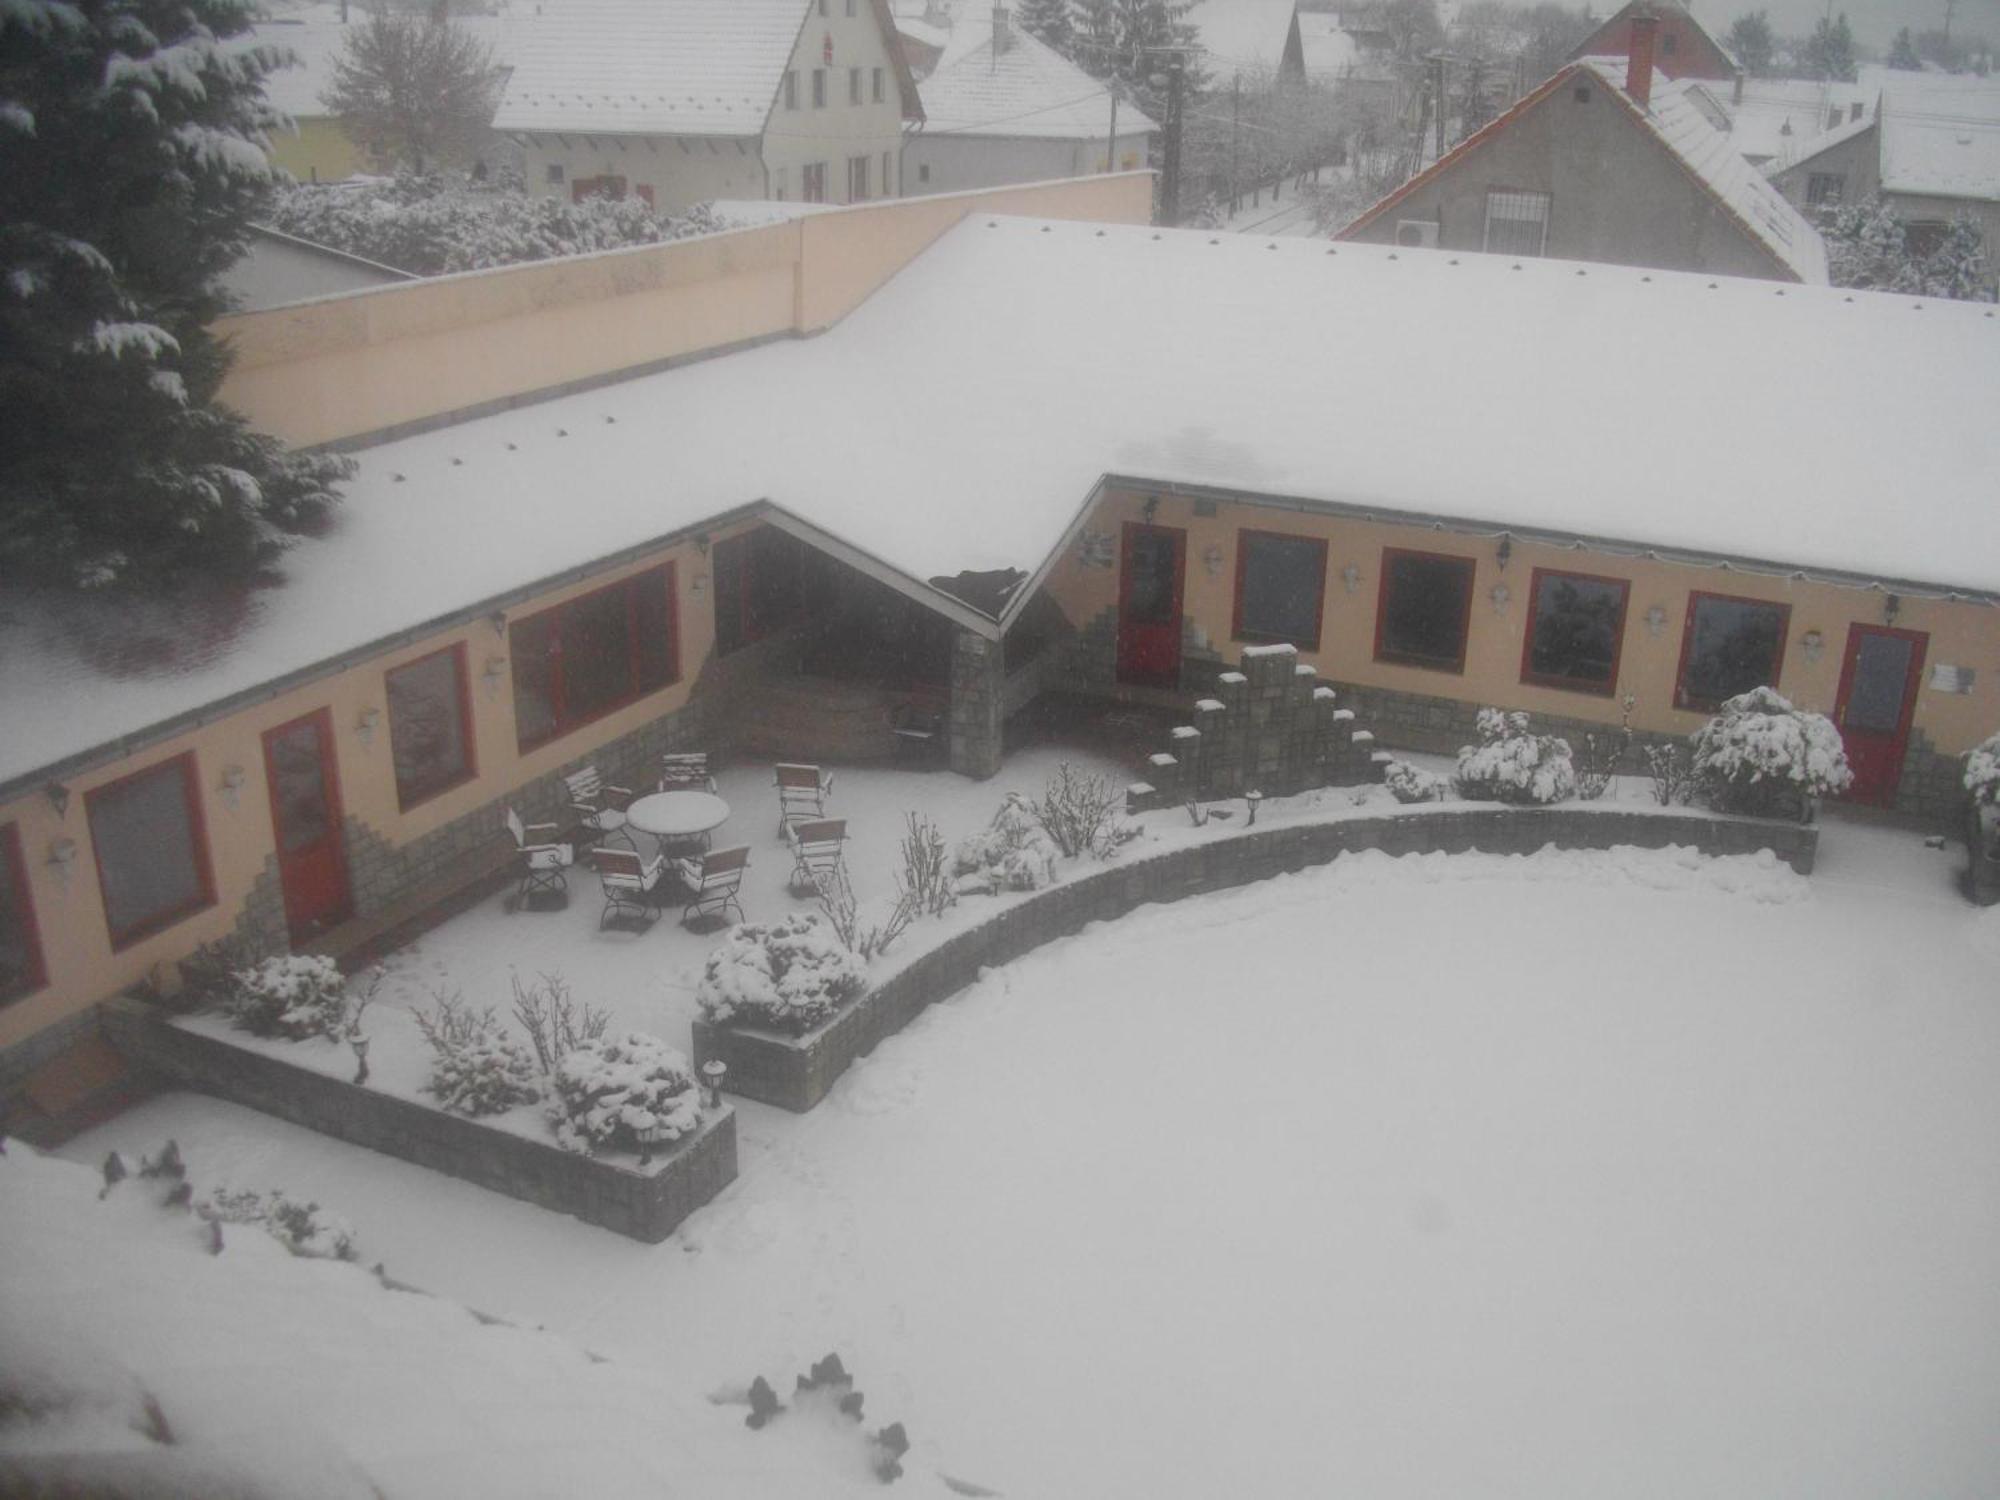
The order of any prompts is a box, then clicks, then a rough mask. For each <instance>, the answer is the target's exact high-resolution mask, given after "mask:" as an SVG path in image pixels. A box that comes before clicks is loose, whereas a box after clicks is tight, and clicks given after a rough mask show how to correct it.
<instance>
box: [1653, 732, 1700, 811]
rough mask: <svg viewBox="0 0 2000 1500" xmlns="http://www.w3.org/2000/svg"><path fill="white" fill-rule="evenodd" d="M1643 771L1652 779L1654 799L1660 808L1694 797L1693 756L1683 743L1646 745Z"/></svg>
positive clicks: (1675, 741) (1683, 802) (1678, 741)
mask: <svg viewBox="0 0 2000 1500" xmlns="http://www.w3.org/2000/svg"><path fill="white" fill-rule="evenodd" d="M1645 755H1646V770H1647V772H1648V773H1649V774H1650V775H1651V776H1652V778H1653V800H1654V801H1655V802H1657V803H1659V804H1660V806H1662V807H1672V806H1673V805H1674V804H1675V803H1681V804H1685V803H1686V802H1687V801H1688V799H1689V798H1691V797H1692V796H1693V795H1694V757H1693V755H1692V754H1691V753H1690V752H1689V750H1688V747H1687V745H1686V744H1685V743H1683V742H1682V741H1680V740H1673V741H1671V742H1669V743H1667V744H1664V745H1648V746H1646V750H1645Z"/></svg>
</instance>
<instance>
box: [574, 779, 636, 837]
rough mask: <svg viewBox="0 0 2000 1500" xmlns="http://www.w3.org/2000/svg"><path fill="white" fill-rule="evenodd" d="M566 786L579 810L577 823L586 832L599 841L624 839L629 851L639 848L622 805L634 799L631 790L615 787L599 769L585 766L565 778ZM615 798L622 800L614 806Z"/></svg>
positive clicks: (575, 807)
mask: <svg viewBox="0 0 2000 1500" xmlns="http://www.w3.org/2000/svg"><path fill="white" fill-rule="evenodd" d="M563 785H564V786H566V787H567V788H569V805H570V806H571V807H572V808H574V809H575V810H576V815H577V821H578V822H579V823H581V824H582V825H583V827H584V828H585V829H586V830H587V831H589V832H590V833H592V834H594V835H596V836H597V837H598V838H600V839H605V838H618V839H622V840H624V842H625V846H626V847H627V848H629V849H636V848H638V847H639V846H638V845H637V844H634V843H633V842H632V835H631V834H629V833H627V832H626V831H625V809H624V805H623V804H624V803H627V802H630V801H631V800H632V792H631V789H630V788H629V787H622V786H612V785H611V784H610V783H608V782H607V781H605V779H604V777H603V776H602V775H600V774H599V773H598V770H597V767H596V766H585V767H584V768H583V769H582V770H580V771H575V772H572V773H571V774H570V775H568V776H565V777H563ZM614 798H617V799H620V800H619V801H618V802H616V803H614V801H613V800H612V799H614Z"/></svg>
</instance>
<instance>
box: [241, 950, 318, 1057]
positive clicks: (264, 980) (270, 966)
mask: <svg viewBox="0 0 2000 1500" xmlns="http://www.w3.org/2000/svg"><path fill="white" fill-rule="evenodd" d="M233 977H234V981H235V982H234V983H233V984H232V985H231V987H230V989H229V992H228V994H227V995H226V996H225V998H224V1000H223V1008H224V1009H225V1010H226V1011H227V1012H228V1014H229V1019H230V1021H231V1022H232V1023H234V1024H235V1025H236V1026H238V1027H240V1028H241V1029H242V1030H244V1031H249V1032H254V1033H255V1034H256V1035H258V1036H282V1037H289V1038H291V1039H292V1040H293V1041H303V1040H305V1039H306V1038H307V1037H315V1036H323V1037H329V1038H337V1037H339V1036H340V1035H341V1034H342V1033H343V1032H344V1031H345V1030H346V1029H347V993H346V991H347V982H346V980H345V979H344V978H343V977H342V976H341V972H340V968H339V966H338V965H336V964H335V963H334V961H333V960H332V959H330V958H325V957H322V956H320V955H318V954H303V953H292V954H286V955H284V956H282V957H279V958H267V959H265V960H264V961H263V962H262V963H260V964H257V965H255V966H254V967H252V968H248V969H238V970H237V971H236V973H235V975H234V976H233Z"/></svg>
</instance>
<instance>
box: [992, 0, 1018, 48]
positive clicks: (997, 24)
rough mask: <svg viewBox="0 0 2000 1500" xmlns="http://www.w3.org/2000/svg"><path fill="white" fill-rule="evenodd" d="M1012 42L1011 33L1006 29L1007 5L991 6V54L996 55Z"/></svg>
mask: <svg viewBox="0 0 2000 1500" xmlns="http://www.w3.org/2000/svg"><path fill="white" fill-rule="evenodd" d="M1013 43H1014V38H1013V35H1012V33H1010V32H1009V31H1008V29H1007V7H1006V6H1004V5H996V6H994V7H993V55H994V56H995V57H998V56H999V55H1000V54H1001V53H1003V52H1005V51H1006V50H1007V49H1008V48H1009V47H1010V46H1012V45H1013Z"/></svg>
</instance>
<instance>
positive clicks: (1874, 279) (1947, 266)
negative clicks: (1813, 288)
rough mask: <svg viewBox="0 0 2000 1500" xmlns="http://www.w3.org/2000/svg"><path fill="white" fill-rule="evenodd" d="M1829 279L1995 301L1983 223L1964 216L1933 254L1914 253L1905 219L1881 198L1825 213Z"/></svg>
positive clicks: (1841, 283) (1822, 225) (1887, 289)
mask: <svg viewBox="0 0 2000 1500" xmlns="http://www.w3.org/2000/svg"><path fill="white" fill-rule="evenodd" d="M1819 231H1820V234H1821V235H1822V236H1823V237H1824V238H1825V240H1826V262H1827V279H1828V280H1829V281H1831V282H1832V283H1833V285H1835V286H1850V287H1866V288H1869V289H1872V290H1875V291H1883V292H1909V293H1914V294H1916V295H1919V296H1925V297H1952V298H1957V299H1959V300H1961V301H1967V302H1991V301H1992V300H1993V282H1992V279H1991V277H1990V276H1989V275H1988V273H1987V270H1986V265H1985V260H1984V257H1983V255H1982V253H1981V243H1980V232H1979V224H1978V221H1977V220H1975V219H1973V218H1971V217H1970V216H1968V215H1964V214H1961V215H1959V217H1958V218H1956V219H1954V220H1953V221H1952V223H1951V225H1950V227H1949V228H1948V229H1946V231H1945V234H1944V238H1943V240H1942V241H1940V242H1939V244H1938V245H1937V247H1936V248H1935V249H1933V250H1931V251H1930V252H1929V253H1928V254H1922V255H1920V254H1917V253H1916V252H1914V251H1912V250H1911V248H1910V245H1909V239H1908V236H1907V235H1906V233H1905V231H1904V226H1903V223H1902V221H1901V220H1900V219H1898V218H1897V217H1896V215H1895V213H1894V212H1893V211H1892V210H1891V209H1890V208H1889V206H1888V205H1887V204H1885V203H1883V202H1882V200H1881V199H1879V198H1875V199H1871V200H1870V201H1868V202H1866V203H1851V204H1848V203H1843V204H1839V205H1836V206H1835V207H1833V208H1831V209H1827V210H1824V211H1822V212H1821V214H1820V216H1819Z"/></svg>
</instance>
